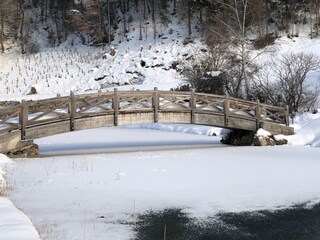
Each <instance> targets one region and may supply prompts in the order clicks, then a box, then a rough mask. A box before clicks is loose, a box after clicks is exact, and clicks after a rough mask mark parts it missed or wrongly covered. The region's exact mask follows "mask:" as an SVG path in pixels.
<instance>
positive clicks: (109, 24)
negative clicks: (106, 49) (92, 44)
mask: <svg viewBox="0 0 320 240" xmlns="http://www.w3.org/2000/svg"><path fill="white" fill-rule="evenodd" d="M110 14H111V11H110V0H108V42H109V44H110V43H111V16H110Z"/></svg>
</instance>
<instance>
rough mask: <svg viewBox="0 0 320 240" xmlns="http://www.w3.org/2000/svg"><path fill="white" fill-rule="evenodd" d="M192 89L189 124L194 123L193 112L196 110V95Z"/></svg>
mask: <svg viewBox="0 0 320 240" xmlns="http://www.w3.org/2000/svg"><path fill="white" fill-rule="evenodd" d="M194 92H195V91H194V89H191V98H190V103H189V105H190V108H191V119H190V120H191V123H192V124H193V123H195V111H196V108H197V99H196V95H195V94H194Z"/></svg>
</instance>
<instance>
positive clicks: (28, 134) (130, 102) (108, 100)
mask: <svg viewBox="0 0 320 240" xmlns="http://www.w3.org/2000/svg"><path fill="white" fill-rule="evenodd" d="M288 116H289V114H288V110H287V109H284V108H280V107H274V106H269V105H265V104H260V103H259V102H249V101H244V100H240V99H235V98H231V97H228V96H219V95H212V94H203V93H195V92H175V91H160V90H158V89H157V88H155V89H154V90H148V91H118V90H117V89H114V91H113V92H98V93H90V94H83V95H74V94H73V93H72V92H71V93H70V96H64V97H56V98H50V99H44V100H37V101H25V100H23V101H22V102H21V104H19V105H17V106H12V107H6V108H3V109H0V152H1V153H8V152H10V151H14V150H16V149H19V148H21V147H24V146H28V145H30V144H32V143H33V140H34V139H37V138H41V137H46V136H50V135H55V134H59V133H65V132H70V131H76V130H82V129H88V128H99V127H110V126H118V125H125V124H135V123H189V124H190V123H191V124H199V125H209V126H216V127H222V128H231V129H244V130H250V131H256V130H257V129H258V128H264V129H265V130H267V131H269V132H271V133H272V134H285V135H289V134H293V129H292V128H291V127H289V126H288V125H289V117H288Z"/></svg>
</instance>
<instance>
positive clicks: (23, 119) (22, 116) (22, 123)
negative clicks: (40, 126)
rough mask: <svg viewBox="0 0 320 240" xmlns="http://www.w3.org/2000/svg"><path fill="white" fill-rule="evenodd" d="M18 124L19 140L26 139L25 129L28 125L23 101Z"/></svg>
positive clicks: (26, 106) (25, 104)
mask: <svg viewBox="0 0 320 240" xmlns="http://www.w3.org/2000/svg"><path fill="white" fill-rule="evenodd" d="M19 122H20V126H21V140H25V139H26V128H27V124H28V105H27V103H26V101H25V100H22V102H21V111H20V116H19Z"/></svg>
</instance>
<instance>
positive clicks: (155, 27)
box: [152, 0, 157, 39]
mask: <svg viewBox="0 0 320 240" xmlns="http://www.w3.org/2000/svg"><path fill="white" fill-rule="evenodd" d="M156 6H157V0H152V22H153V39H156V38H157V23H156Z"/></svg>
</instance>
